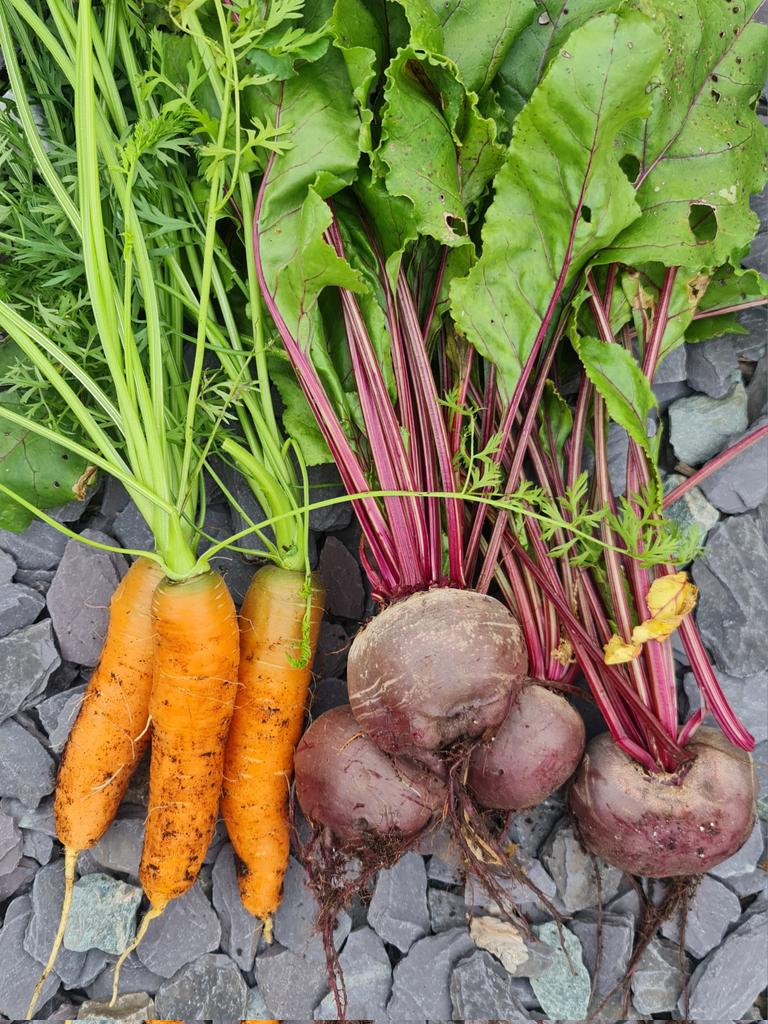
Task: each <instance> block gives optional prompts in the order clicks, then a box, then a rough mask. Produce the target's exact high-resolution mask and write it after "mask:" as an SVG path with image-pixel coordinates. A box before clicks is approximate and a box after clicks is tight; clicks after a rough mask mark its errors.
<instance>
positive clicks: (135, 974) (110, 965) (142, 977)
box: [86, 953, 164, 1000]
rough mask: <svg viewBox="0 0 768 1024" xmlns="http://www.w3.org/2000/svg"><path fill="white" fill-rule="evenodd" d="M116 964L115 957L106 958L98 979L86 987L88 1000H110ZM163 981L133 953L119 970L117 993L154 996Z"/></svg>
mask: <svg viewBox="0 0 768 1024" xmlns="http://www.w3.org/2000/svg"><path fill="white" fill-rule="evenodd" d="M116 963H117V957H115V956H108V957H107V964H106V967H105V968H104V970H103V971H102V972H101V974H99V975H98V977H96V978H94V980H93V981H92V982H91V983H90V985H87V986H86V991H87V993H88V998H89V999H95V1000H100V999H106V1000H109V999H111V998H112V983H113V981H114V976H115V964H116ZM163 981H164V979H163V978H161V977H160V975H159V974H155V973H154V972H153V971H150V970H149V968H148V967H145V966H144V964H143V963H142V962H141V961H140V960H139V958H138V957H137V956H136V954H135V953H131V955H130V956H129V957H128V958H127V959H126V960H125V962H124V963H123V966H122V967H121V968H120V976H119V978H118V983H117V991H118V994H119V995H128V994H130V993H136V992H146V993H148V994H149V995H154V994H155V992H157V990H158V989H159V988H160V985H161V984H162V982H163Z"/></svg>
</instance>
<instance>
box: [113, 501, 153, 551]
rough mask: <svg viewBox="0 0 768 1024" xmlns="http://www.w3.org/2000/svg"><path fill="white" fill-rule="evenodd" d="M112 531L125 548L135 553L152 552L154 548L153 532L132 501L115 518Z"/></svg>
mask: <svg viewBox="0 0 768 1024" xmlns="http://www.w3.org/2000/svg"><path fill="white" fill-rule="evenodd" d="M112 529H113V530H114V532H115V536H116V537H117V539H118V540H119V541H120V544H121V545H122V546H123V547H124V548H128V549H129V550H130V549H132V550H134V551H151V550H152V548H153V547H154V541H153V539H152V531H151V530H150V528H149V527H148V526H147V524H146V522H145V520H144V517H143V516H142V514H141V512H139V510H138V509H137V508H136V506H135V505H134V503H133V502H132V501H129V502H128V504H127V505H126V506H125V507H124V508H123V510H122V511H121V512H120V513H119V514H118V515H117V516H116V517H115V521H114V522H113V524H112Z"/></svg>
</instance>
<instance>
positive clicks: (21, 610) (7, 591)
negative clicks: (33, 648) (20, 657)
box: [0, 583, 45, 637]
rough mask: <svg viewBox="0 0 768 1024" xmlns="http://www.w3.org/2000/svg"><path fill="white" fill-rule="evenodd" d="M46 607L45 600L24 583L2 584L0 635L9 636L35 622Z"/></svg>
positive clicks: (0, 588)
mask: <svg viewBox="0 0 768 1024" xmlns="http://www.w3.org/2000/svg"><path fill="white" fill-rule="evenodd" d="M44 607H45V600H44V599H43V598H42V597H41V596H40V594H38V592H37V591H36V590H33V589H32V588H31V587H26V586H24V584H23V583H2V584H0V637H4V636H8V634H9V633H13V631H14V630H16V629H22V628H23V627H24V626H29V625H30V623H32V622H34V621H35V619H36V618H37V616H38V615H39V614H40V612H41V611H42V610H43V608H44Z"/></svg>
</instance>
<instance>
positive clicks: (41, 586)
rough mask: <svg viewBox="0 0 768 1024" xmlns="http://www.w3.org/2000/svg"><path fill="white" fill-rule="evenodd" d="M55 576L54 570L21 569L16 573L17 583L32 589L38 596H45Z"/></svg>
mask: <svg viewBox="0 0 768 1024" xmlns="http://www.w3.org/2000/svg"><path fill="white" fill-rule="evenodd" d="M55 575H56V573H55V571H54V570H53V569H19V570H18V571H17V573H16V582H17V583H23V584H24V586H25V587H31V588H32V590H36V591H37V592H38V594H42V595H43V596H45V595H46V594H47V593H48V590H49V588H50V586H51V583H52V582H53V577H54V576H55Z"/></svg>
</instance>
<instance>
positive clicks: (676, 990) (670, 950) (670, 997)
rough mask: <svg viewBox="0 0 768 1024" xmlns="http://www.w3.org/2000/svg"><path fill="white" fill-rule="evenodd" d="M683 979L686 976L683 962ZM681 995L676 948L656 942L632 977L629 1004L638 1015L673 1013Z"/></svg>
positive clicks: (641, 959)
mask: <svg viewBox="0 0 768 1024" xmlns="http://www.w3.org/2000/svg"><path fill="white" fill-rule="evenodd" d="M685 963H686V971H685V973H686V975H687V974H688V969H687V963H688V958H687V957H686V959H685ZM681 991H682V978H681V974H680V957H679V953H678V949H677V946H676V945H675V944H673V943H669V942H665V941H664V940H663V939H658V938H655V939H653V940H652V941H651V942H650V944H649V945H648V946H647V948H646V949H645V951H644V952H643V954H642V956H641V957H640V960H639V962H638V964H637V967H636V968H635V970H634V971H633V973H632V1002H633V1004H634V1006H635V1009H636V1010H637V1011H638V1013H641V1014H651V1013H667V1012H669V1011H670V1010H674V1009H675V1007H676V1006H677V1001H678V999H679V998H680V993H681Z"/></svg>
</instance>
